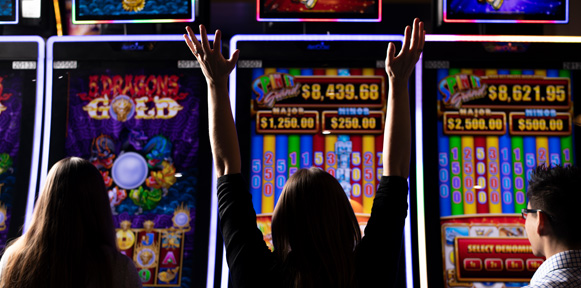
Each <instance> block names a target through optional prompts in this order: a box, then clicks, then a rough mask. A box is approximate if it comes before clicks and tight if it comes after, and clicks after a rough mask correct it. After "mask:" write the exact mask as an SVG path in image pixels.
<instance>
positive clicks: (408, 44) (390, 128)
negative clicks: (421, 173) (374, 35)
mask: <svg viewBox="0 0 581 288" xmlns="http://www.w3.org/2000/svg"><path fill="white" fill-rule="evenodd" d="M425 35H426V31H424V23H423V22H421V21H420V20H419V19H418V18H416V19H414V24H413V28H411V27H409V26H407V27H406V28H405V39H404V41H403V46H402V48H401V51H400V52H399V54H398V55H397V56H395V52H396V51H395V45H394V44H393V43H389V45H388V47H387V56H386V59H385V71H386V72H387V76H388V77H389V93H388V99H387V115H386V118H385V131H384V135H383V137H384V138H383V167H384V168H383V175H384V176H401V177H404V178H407V177H408V176H409V169H410V168H409V167H410V154H411V141H412V140H411V123H410V101H409V95H408V94H409V93H408V80H409V78H410V76H411V74H412V71H413V70H414V66H415V65H416V62H418V59H420V54H421V53H422V49H423V48H424V38H425Z"/></svg>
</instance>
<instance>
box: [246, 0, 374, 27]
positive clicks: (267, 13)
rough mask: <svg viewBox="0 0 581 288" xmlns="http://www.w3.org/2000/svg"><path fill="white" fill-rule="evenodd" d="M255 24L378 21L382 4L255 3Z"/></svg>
mask: <svg viewBox="0 0 581 288" xmlns="http://www.w3.org/2000/svg"><path fill="white" fill-rule="evenodd" d="M256 5H258V15H257V17H258V18H257V20H258V21H317V22H324V21H329V22H337V21H363V22H379V21H381V0H354V1H330V0H257V4H256Z"/></svg>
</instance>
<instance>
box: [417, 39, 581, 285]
mask: <svg viewBox="0 0 581 288" xmlns="http://www.w3.org/2000/svg"><path fill="white" fill-rule="evenodd" d="M580 41H581V38H578V37H562V38H560V37H557V38H551V37H542V36H540V37H526V36H474V37H471V36H449V35H433V36H430V37H427V41H426V46H425V49H424V54H423V70H422V79H423V82H422V83H423V85H422V87H421V88H420V89H418V90H419V91H421V92H418V94H417V97H418V99H417V101H419V100H420V99H421V102H422V103H423V107H422V109H421V111H422V113H421V114H419V117H420V118H421V117H423V119H417V120H418V121H417V125H418V126H417V133H418V136H417V139H418V143H419V144H418V147H417V151H418V152H417V153H418V154H417V159H418V160H417V161H418V164H417V167H418V209H417V211H418V213H419V214H418V219H419V221H420V222H418V235H419V237H418V239H419V240H418V241H419V242H418V246H419V247H420V248H419V249H420V250H419V255H420V259H421V260H420V264H419V265H420V278H421V279H420V280H421V284H422V286H421V287H427V286H426V285H428V284H429V285H436V286H441V285H442V284H444V287H477V288H484V287H521V286H524V285H527V283H528V282H529V281H530V279H531V277H532V276H533V274H534V272H535V271H536V269H537V268H538V267H539V266H540V264H542V263H543V261H544V260H545V259H544V258H542V257H537V256H535V255H533V253H532V248H531V245H530V242H529V241H528V239H527V233H526V230H525V226H524V223H525V220H524V219H523V218H522V217H521V210H522V209H523V208H526V206H527V198H526V191H527V187H528V180H529V179H530V175H531V173H532V171H533V169H534V168H535V167H536V166H541V165H545V166H555V165H563V166H567V165H574V164H576V163H578V161H577V159H578V150H577V147H578V142H579V141H578V140H577V139H576V133H579V131H576V130H577V128H576V127H577V126H576V125H575V123H576V121H575V119H576V117H577V114H578V112H576V111H575V109H574V103H576V102H577V101H578V100H577V99H578V98H577V97H575V92H576V89H577V87H579V84H581V83H580V82H579V81H580V76H581V74H580V73H579V68H580V67H581V66H580V63H581V62H580V60H581V57H579V56H578V53H576V51H578V49H579V48H581V44H580V43H579V42H580ZM551 42H553V43H551ZM573 42H577V43H573ZM547 51H559V56H558V57H557V56H554V55H548V53H547ZM421 143H423V146H422V144H421ZM422 167H423V169H422ZM422 257H424V258H422Z"/></svg>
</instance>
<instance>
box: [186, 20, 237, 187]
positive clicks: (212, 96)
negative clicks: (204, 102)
mask: <svg viewBox="0 0 581 288" xmlns="http://www.w3.org/2000/svg"><path fill="white" fill-rule="evenodd" d="M186 31H187V32H188V35H185V34H184V38H185V40H186V44H187V45H188V47H189V48H190V50H191V51H192V53H193V54H194V56H195V57H196V59H197V60H198V63H200V66H201V68H202V72H203V73H204V76H205V77H206V82H207V84H208V123H209V134H210V145H211V147H212V155H213V157H214V168H215V169H216V174H217V176H218V177H220V176H222V175H226V174H235V173H240V148H239V146H238V135H237V134H236V125H235V124H234V118H233V117H232V110H231V107H230V99H229V98H228V76H229V75H230V72H232V69H234V67H235V66H236V61H237V60H238V55H239V53H240V52H239V51H238V50H236V51H235V52H234V54H232V57H231V58H230V59H228V60H226V59H225V58H224V56H222V52H221V51H220V46H221V45H220V43H221V42H220V41H221V39H220V38H221V36H222V35H221V34H222V33H221V32H220V30H216V34H215V37H214V45H213V48H214V49H212V48H210V43H209V41H208V35H207V34H206V28H205V27H204V26H203V25H200V37H201V39H202V43H200V42H199V41H198V40H197V39H196V36H195V34H194V32H193V31H192V29H191V28H190V27H186Z"/></svg>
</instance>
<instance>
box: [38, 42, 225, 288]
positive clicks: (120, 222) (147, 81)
mask: <svg viewBox="0 0 581 288" xmlns="http://www.w3.org/2000/svg"><path fill="white" fill-rule="evenodd" d="M212 37H213V36H210V38H212ZM48 55H49V56H48V57H49V59H48V60H49V61H48V63H49V66H48V67H49V69H48V73H47V75H48V77H47V79H48V83H47V84H48V85H47V92H48V95H47V98H46V99H47V103H46V108H45V109H46V110H45V111H46V112H45V113H46V114H45V115H46V116H45V117H46V118H45V145H44V147H43V148H44V152H45V154H44V155H43V162H42V170H41V175H42V177H45V175H46V171H47V170H48V168H49V167H50V166H51V165H52V164H54V163H55V162H57V161H58V160H60V159H62V158H64V157H67V156H77V157H82V158H85V159H87V160H89V161H91V162H92V163H93V165H95V166H96V167H97V168H98V169H99V171H100V172H101V174H102V175H103V180H104V182H105V186H106V187H107V193H108V196H109V202H110V206H111V212H112V213H113V220H114V222H115V227H116V237H117V238H116V240H117V245H118V247H119V249H120V251H121V253H123V254H125V255H127V256H128V257H130V258H131V259H133V261H134V263H135V266H136V267H137V270H138V274H139V277H140V278H141V280H142V283H143V286H144V287H203V286H205V285H206V279H207V275H211V277H213V263H214V259H213V258H214V256H213V254H212V253H211V250H210V252H209V250H208V247H209V246H213V245H215V244H214V243H213V242H212V241H215V240H211V239H215V238H214V237H212V236H213V234H214V233H215V228H214V230H212V227H215V223H214V224H213V225H212V224H210V215H211V207H210V206H211V197H210V193H209V192H210V183H209V181H207V179H210V178H209V177H210V175H209V172H208V171H209V170H210V167H211V159H210V156H209V155H208V154H209V153H204V152H203V151H205V150H208V149H209V147H207V146H208V141H207V132H205V131H206V129H204V127H205V126H207V124H204V121H205V119H206V117H207V116H204V115H205V112H204V111H205V109H204V107H205V106H204V105H205V104H204V103H205V102H204V101H205V100H204V99H205V97H206V88H205V87H206V85H205V80H204V77H203V75H202V72H201V70H200V69H199V65H198V63H197V61H195V60H194V59H193V56H192V55H191V52H190V51H189V50H188V48H187V46H186V45H185V44H184V42H183V38H182V37H181V36H179V35H168V36H159V35H157V36H147V35H144V36H112V37H102V36H92V37H91V36H82V37H79V36H69V37H58V38H57V37H54V38H51V39H50V40H49V45H48ZM51 112H52V113H51ZM209 254H210V256H209Z"/></svg>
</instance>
